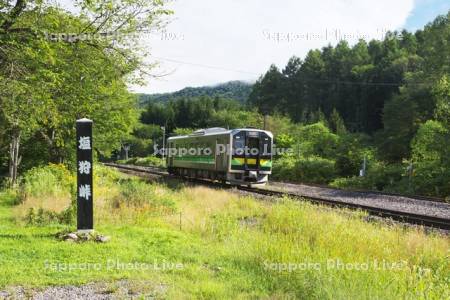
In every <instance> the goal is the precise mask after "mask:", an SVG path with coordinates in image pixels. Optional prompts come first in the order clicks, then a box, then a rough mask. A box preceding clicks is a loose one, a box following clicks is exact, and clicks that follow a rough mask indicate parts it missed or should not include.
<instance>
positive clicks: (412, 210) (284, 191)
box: [105, 163, 450, 231]
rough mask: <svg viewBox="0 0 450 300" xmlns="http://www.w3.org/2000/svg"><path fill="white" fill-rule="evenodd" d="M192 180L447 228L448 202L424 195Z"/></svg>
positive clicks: (135, 169) (154, 172) (139, 171)
mask: <svg viewBox="0 0 450 300" xmlns="http://www.w3.org/2000/svg"><path fill="white" fill-rule="evenodd" d="M105 165H106V166H109V167H114V168H117V169H119V170H121V171H128V172H131V173H133V174H135V175H139V176H143V175H145V176H146V177H155V176H156V177H160V176H163V177H175V176H172V175H169V174H168V173H167V172H166V171H165V170H164V169H160V168H155V167H141V166H133V165H119V164H113V163H105ZM183 179H185V180H189V181H190V182H194V183H201V184H207V185H212V186H215V187H221V188H234V187H236V188H237V189H238V190H241V191H245V192H248V193H252V194H258V195H264V196H270V197H283V196H288V197H291V198H302V199H305V200H307V201H309V202H312V203H316V204H322V205H329V206H334V207H342V208H351V209H361V210H364V211H367V212H368V213H369V214H370V215H373V216H378V217H383V218H389V219H393V220H395V221H399V222H403V223H410V224H416V225H423V226H428V227H433V228H438V229H443V230H446V231H450V204H448V203H445V202H439V201H433V200H430V199H427V198H424V197H406V196H401V195H396V194H383V193H379V192H366V191H347V190H340V189H332V188H328V187H321V186H310V185H302V184H291V183H289V184H288V183H274V184H273V185H272V184H271V185H269V186H267V187H246V186H231V185H228V184H225V183H219V182H212V181H209V180H200V179H193V178H183Z"/></svg>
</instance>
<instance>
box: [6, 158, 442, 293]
mask: <svg viewBox="0 0 450 300" xmlns="http://www.w3.org/2000/svg"><path fill="white" fill-rule="evenodd" d="M95 181H96V187H95V224H96V230H97V231H99V232H100V233H102V234H106V235H109V236H111V237H112V239H111V241H110V242H109V243H106V244H97V243H94V242H87V243H68V242H63V241H58V240H57V239H56V238H55V237H54V236H55V234H56V233H57V232H59V231H62V230H67V229H72V230H73V229H74V224H73V207H72V208H71V204H70V203H71V196H70V190H71V187H72V189H73V182H74V178H73V177H72V175H71V174H70V173H68V172H66V171H65V170H64V169H62V168H61V167H58V166H52V167H46V168H44V169H35V170H33V171H31V172H29V173H28V175H27V176H25V179H24V182H23V183H22V187H21V189H20V191H19V192H11V191H4V192H2V193H0V273H1V276H0V289H3V288H5V287H8V286H16V285H21V286H28V287H42V286H47V285H64V284H82V283H86V282H92V281H106V282H112V281H114V280H117V279H122V278H127V279H130V280H132V281H133V280H136V282H141V284H140V285H138V287H137V288H138V289H145V290H147V291H152V290H154V291H159V292H155V293H154V295H156V296H157V297H162V298H166V297H167V298H182V297H186V298H193V297H194V298H205V299H210V298H236V297H240V298H248V297H265V296H266V297H273V298H286V297H295V298H303V299H305V298H306V299H308V298H320V299H323V298H333V299H336V298H342V299H344V298H345V299H348V298H383V299H398V298H411V299H417V298H429V299H443V298H444V299H445V298H448V297H450V294H449V279H448V278H449V275H450V272H449V262H448V254H449V239H448V238H447V237H444V236H439V235H426V234H424V233H423V232H422V231H421V230H418V229H403V228H401V227H397V226H390V227H388V226H386V225H383V224H376V223H366V222H364V221H363V218H364V214H362V213H355V212H348V211H336V210H329V209H327V208H318V207H316V206H311V205H309V204H305V203H298V202H293V201H290V200H289V199H282V200H279V201H277V202H276V203H268V202H261V201H257V200H255V199H252V198H250V197H240V196H238V195H236V194H230V193H228V192H225V191H219V190H211V189H208V188H205V187H188V186H184V185H182V184H179V183H176V182H172V183H167V184H163V183H152V184H148V183H145V182H143V181H141V180H139V179H137V178H132V177H127V176H125V175H120V174H118V173H117V172H115V171H112V170H109V169H104V168H98V169H97V171H96V176H95ZM39 207H42V208H43V209H42V210H39ZM30 208H33V210H32V211H31V210H30ZM51 211H52V212H51ZM180 220H181V221H180ZM110 260H112V261H115V262H116V263H117V262H119V263H135V262H137V263H140V264H142V263H143V264H146V265H144V266H142V265H141V266H140V267H139V266H138V267H136V266H128V267H127V266H123V265H122V266H117V265H114V264H113V263H112V262H111V261H110ZM289 263H290V264H291V265H289ZM346 263H348V264H351V265H347V266H344V265H343V264H346ZM376 263H377V264H378V265H375V264H376ZM69 264H70V265H69ZM77 264H78V265H77ZM175 264H179V265H178V266H175ZM180 265H182V267H181V268H180ZM289 267H290V268H291V270H287V269H288V268H289ZM69 268H71V269H70V270H69ZM163 268H165V270H161V269H163ZM355 268H358V269H359V270H355ZM161 285H162V286H163V287H164V288H163V289H161ZM112 292H114V291H112Z"/></svg>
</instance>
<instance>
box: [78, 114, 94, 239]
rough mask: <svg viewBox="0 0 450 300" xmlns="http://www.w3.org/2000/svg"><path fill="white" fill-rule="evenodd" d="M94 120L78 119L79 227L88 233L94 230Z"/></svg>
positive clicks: (79, 230)
mask: <svg viewBox="0 0 450 300" xmlns="http://www.w3.org/2000/svg"><path fill="white" fill-rule="evenodd" d="M92 171H93V163H92V121H91V120H89V119H80V120H77V229H78V232H82V233H86V232H92V231H93V230H94V208H93V207H94V205H93V196H94V190H93V184H92Z"/></svg>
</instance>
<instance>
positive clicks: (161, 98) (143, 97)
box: [138, 81, 253, 106]
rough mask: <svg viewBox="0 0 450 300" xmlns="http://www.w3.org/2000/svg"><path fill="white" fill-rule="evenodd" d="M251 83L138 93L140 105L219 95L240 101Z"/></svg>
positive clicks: (243, 100)
mask: <svg viewBox="0 0 450 300" xmlns="http://www.w3.org/2000/svg"><path fill="white" fill-rule="evenodd" d="M252 86H253V84H251V83H247V82H243V81H229V82H226V83H221V84H218V85H214V86H202V87H187V88H184V89H182V90H179V91H176V92H173V93H163V94H138V97H139V104H140V106H145V104H146V103H149V102H153V101H155V102H166V101H169V100H171V99H175V98H190V97H200V96H209V97H221V98H228V99H234V100H237V101H239V102H241V103H244V102H246V101H247V99H248V96H249V95H250V92H251V90H252Z"/></svg>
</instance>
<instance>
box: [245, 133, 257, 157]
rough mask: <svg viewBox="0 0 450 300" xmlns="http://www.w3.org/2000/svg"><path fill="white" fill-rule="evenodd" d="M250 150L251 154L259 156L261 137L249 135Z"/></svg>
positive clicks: (248, 144)
mask: <svg viewBox="0 0 450 300" xmlns="http://www.w3.org/2000/svg"><path fill="white" fill-rule="evenodd" d="M247 147H248V152H249V154H250V156H258V154H259V138H255V137H249V138H248V142H247Z"/></svg>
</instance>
